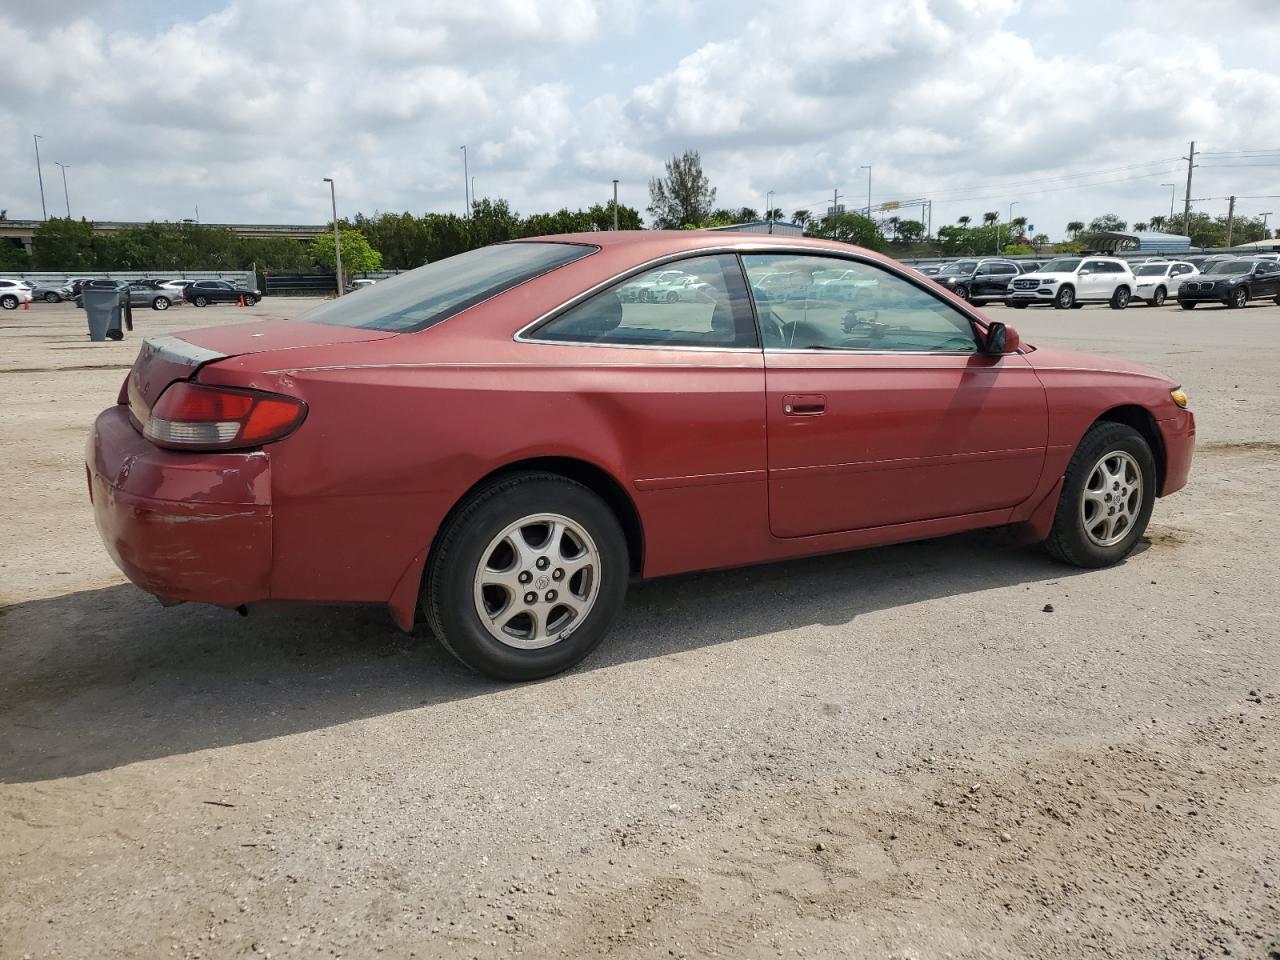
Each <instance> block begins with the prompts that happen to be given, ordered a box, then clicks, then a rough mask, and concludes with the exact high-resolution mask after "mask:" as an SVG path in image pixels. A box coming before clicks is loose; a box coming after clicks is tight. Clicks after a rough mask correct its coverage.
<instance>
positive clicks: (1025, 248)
mask: <svg viewBox="0 0 1280 960" xmlns="http://www.w3.org/2000/svg"><path fill="white" fill-rule="evenodd" d="M1004 252H1005V254H1006V255H1007V256H1010V257H1020V256H1021V257H1025V256H1030V255H1031V254H1033V253H1035V250H1033V249H1031V247H1030V246H1029V245H1028V244H1025V243H1011V244H1009V245H1008V246H1007V247H1005V248H1004Z"/></svg>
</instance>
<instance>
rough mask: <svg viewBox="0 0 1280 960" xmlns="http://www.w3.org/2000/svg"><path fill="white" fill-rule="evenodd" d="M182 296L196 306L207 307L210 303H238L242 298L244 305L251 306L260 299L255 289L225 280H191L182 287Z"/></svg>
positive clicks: (259, 294)
mask: <svg viewBox="0 0 1280 960" xmlns="http://www.w3.org/2000/svg"><path fill="white" fill-rule="evenodd" d="M182 298H183V299H184V300H186V301H187V303H190V304H194V305H195V306H197V307H207V306H209V304H211V303H239V302H240V300H241V298H244V305H245V306H246V307H252V306H253V305H254V304H255V303H257V302H258V301H259V300H261V299H262V294H261V293H259V292H258V291H257V290H242V289H240V288H239V287H237V286H236V285H235V284H233V283H229V282H228V281H226V280H193V281H192V282H191V283H188V284H187V285H186V286H185V287H183V288H182Z"/></svg>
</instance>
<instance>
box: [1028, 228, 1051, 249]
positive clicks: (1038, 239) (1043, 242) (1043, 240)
mask: <svg viewBox="0 0 1280 960" xmlns="http://www.w3.org/2000/svg"><path fill="white" fill-rule="evenodd" d="M1048 243H1049V235H1048V234H1047V233H1037V234H1036V235H1035V236H1034V237H1032V238H1031V245H1032V246H1033V247H1035V248H1036V253H1039V252H1040V248H1041V247H1044V246H1048Z"/></svg>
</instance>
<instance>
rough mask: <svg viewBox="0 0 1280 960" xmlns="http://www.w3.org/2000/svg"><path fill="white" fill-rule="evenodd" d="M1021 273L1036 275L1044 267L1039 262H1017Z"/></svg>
mask: <svg viewBox="0 0 1280 960" xmlns="http://www.w3.org/2000/svg"><path fill="white" fill-rule="evenodd" d="M1014 263H1015V264H1016V265H1017V267H1018V272H1019V273H1035V272H1036V271H1037V270H1039V269H1040V268H1041V267H1043V266H1044V264H1043V263H1042V262H1040V261H1039V260H1015V261H1014Z"/></svg>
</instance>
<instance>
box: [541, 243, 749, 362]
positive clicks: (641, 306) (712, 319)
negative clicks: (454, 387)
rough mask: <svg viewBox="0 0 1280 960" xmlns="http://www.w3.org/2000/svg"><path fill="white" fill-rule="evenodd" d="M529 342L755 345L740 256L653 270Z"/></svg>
mask: <svg viewBox="0 0 1280 960" xmlns="http://www.w3.org/2000/svg"><path fill="white" fill-rule="evenodd" d="M528 339H530V340H554V341H558V342H562V343H604V344H613V345H617V346H651V347H757V346H758V345H759V341H758V339H757V337H756V327H755V321H754V319H753V318H752V316H751V305H750V303H749V301H748V299H747V288H746V284H745V282H744V281H743V279H742V270H741V269H740V268H739V267H738V261H737V258H736V257H732V256H728V255H723V254H722V255H719V256H709V257H692V258H690V259H688V260H681V261H679V262H678V263H677V264H676V266H675V268H674V269H673V268H672V267H671V266H667V267H662V268H659V269H654V270H647V271H645V272H644V273H641V274H639V275H637V276H634V277H631V278H630V279H628V280H624V281H623V282H621V283H619V284H616V285H615V286H612V287H610V288H609V289H608V290H605V291H603V292H601V293H598V294H596V295H595V296H594V297H592V298H591V299H589V300H586V301H584V302H583V303H580V304H578V305H577V306H575V307H571V308H570V309H568V310H566V311H565V312H564V313H562V314H561V315H560V316H558V317H556V318H555V319H554V320H551V321H550V322H549V323H546V324H543V325H542V326H541V327H539V328H538V329H537V330H536V331H534V332H533V333H531V334H530V335H529V337H528Z"/></svg>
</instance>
